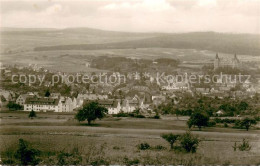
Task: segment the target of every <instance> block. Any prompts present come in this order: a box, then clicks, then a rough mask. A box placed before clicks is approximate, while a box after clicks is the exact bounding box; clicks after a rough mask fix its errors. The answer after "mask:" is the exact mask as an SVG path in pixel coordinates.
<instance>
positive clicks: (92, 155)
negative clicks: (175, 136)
mask: <svg viewBox="0 0 260 166" xmlns="http://www.w3.org/2000/svg"><path fill="white" fill-rule="evenodd" d="M37 115H38V116H37V118H35V119H29V118H28V117H27V116H28V114H27V113H24V112H20V113H17V112H5V113H1V129H0V137H1V139H0V144H1V153H2V152H3V151H5V150H7V149H12V148H15V147H16V145H17V144H18V139H19V138H23V139H25V140H27V141H29V142H30V143H32V146H33V147H34V148H37V149H40V150H41V151H43V152H46V154H49V155H46V159H45V160H44V161H45V163H43V164H55V162H54V160H53V157H54V156H52V155H50V154H51V152H60V151H62V150H63V151H65V152H71V151H72V150H73V149H75V147H76V148H77V149H78V151H79V152H80V154H81V156H82V158H83V160H82V163H83V164H89V163H95V162H100V161H102V162H101V163H99V164H102V163H103V164H133V163H139V164H185V165H192V164H193V165H194V164H260V139H259V138H260V135H259V133H260V132H259V131H258V130H249V131H248V132H247V131H245V130H242V129H232V128H221V127H218V128H203V129H202V131H198V130H197V129H196V128H194V129H193V131H192V133H193V134H195V135H197V136H198V137H199V138H200V139H201V140H202V141H201V143H200V145H199V148H198V151H197V153H194V154H189V153H184V152H176V151H171V150H170V148H169V145H168V143H167V142H166V141H165V140H163V139H162V138H161V137H160V136H161V134H163V133H179V134H180V133H184V132H185V131H186V130H187V127H186V120H187V118H188V117H179V118H178V119H177V118H176V117H172V116H167V117H166V116H165V117H162V118H161V119H148V118H145V119H135V118H115V117H107V118H105V119H102V120H97V121H95V123H94V124H93V125H92V126H87V125H85V123H78V122H77V121H76V120H74V118H73V117H74V115H73V114H53V113H52V114H50V113H49V114H48V113H38V114H37ZM243 138H246V139H248V140H249V143H250V145H251V146H252V148H251V150H250V151H238V150H237V151H234V150H233V148H232V146H233V145H234V143H235V142H237V143H240V142H241V141H242V139H243ZM144 142H146V143H148V144H149V145H151V146H153V147H155V146H156V145H162V146H164V147H166V149H161V150H158V149H149V150H139V149H138V148H137V145H138V144H140V143H144ZM46 162H47V163H46Z"/></svg>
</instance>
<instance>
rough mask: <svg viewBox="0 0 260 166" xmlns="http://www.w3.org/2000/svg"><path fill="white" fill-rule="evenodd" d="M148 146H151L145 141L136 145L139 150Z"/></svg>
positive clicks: (148, 147)
mask: <svg viewBox="0 0 260 166" xmlns="http://www.w3.org/2000/svg"><path fill="white" fill-rule="evenodd" d="M150 148H151V146H150V145H149V144H148V143H146V142H145V143H141V144H139V145H138V149H139V150H147V149H150Z"/></svg>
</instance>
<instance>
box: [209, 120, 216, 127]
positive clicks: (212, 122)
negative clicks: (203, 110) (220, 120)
mask: <svg viewBox="0 0 260 166" xmlns="http://www.w3.org/2000/svg"><path fill="white" fill-rule="evenodd" d="M214 126H216V122H214V121H209V122H208V127H214Z"/></svg>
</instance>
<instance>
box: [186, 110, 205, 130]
mask: <svg viewBox="0 0 260 166" xmlns="http://www.w3.org/2000/svg"><path fill="white" fill-rule="evenodd" d="M208 121H209V117H208V116H206V115H204V114H202V113H199V112H196V113H194V114H191V116H190V119H189V120H188V121H187V124H188V126H189V128H191V127H192V126H198V128H199V130H201V127H202V126H207V125H208Z"/></svg>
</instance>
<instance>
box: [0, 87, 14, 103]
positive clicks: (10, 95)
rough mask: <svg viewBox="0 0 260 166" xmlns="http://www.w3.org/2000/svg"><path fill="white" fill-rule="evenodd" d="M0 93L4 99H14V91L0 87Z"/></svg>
mask: <svg viewBox="0 0 260 166" xmlns="http://www.w3.org/2000/svg"><path fill="white" fill-rule="evenodd" d="M0 94H1V95H2V96H3V97H4V98H5V100H6V101H14V98H15V93H14V92H12V91H7V90H3V89H0Z"/></svg>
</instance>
